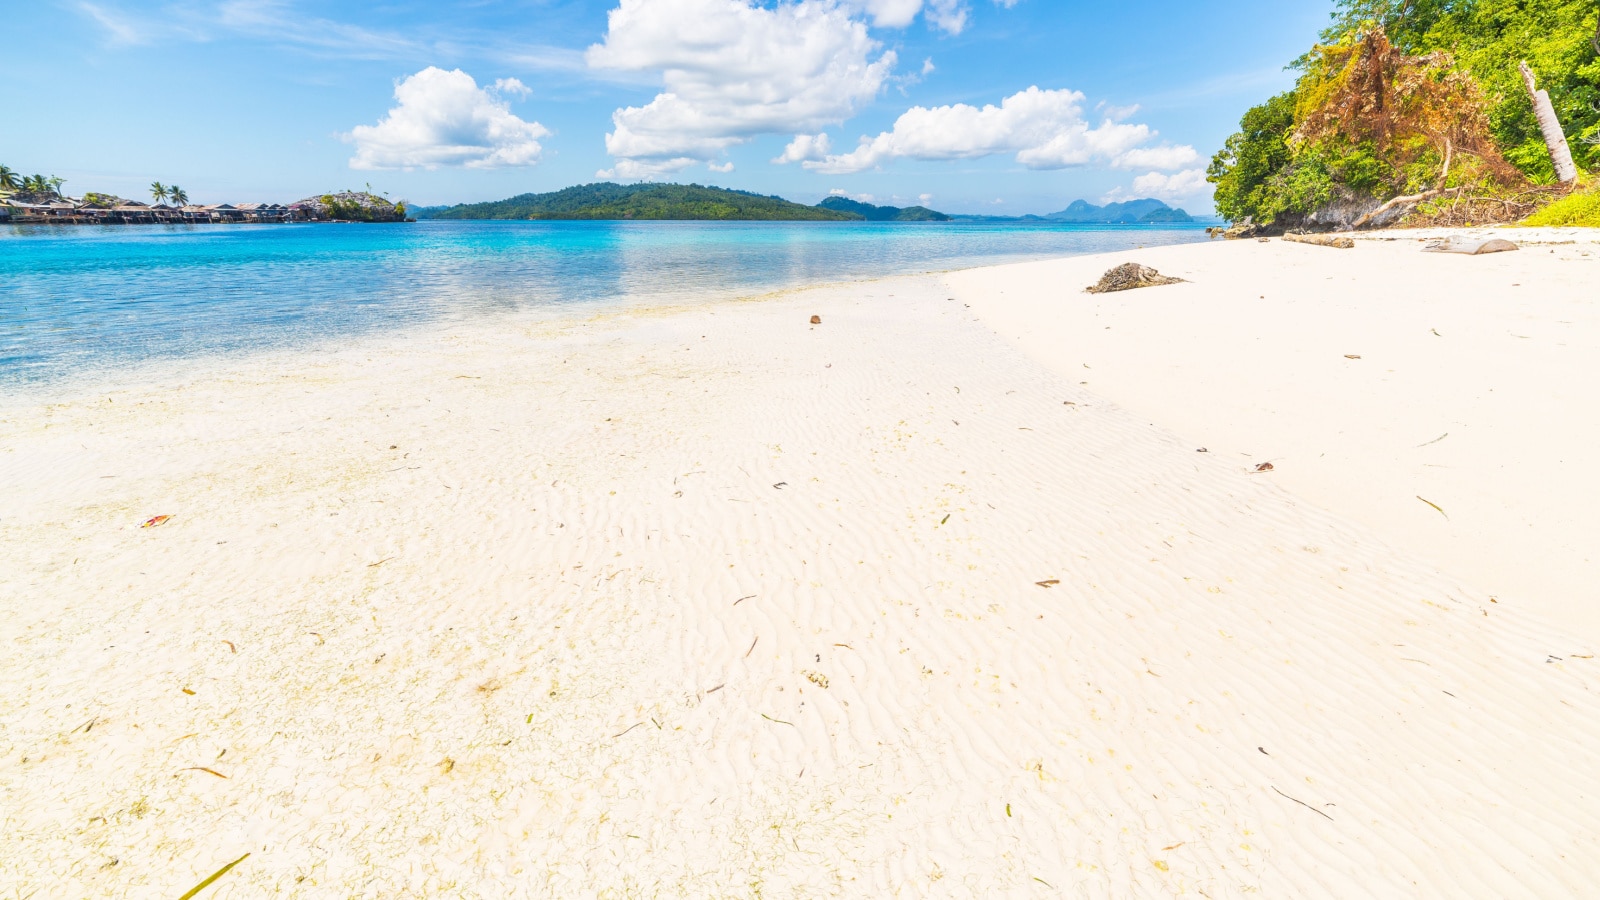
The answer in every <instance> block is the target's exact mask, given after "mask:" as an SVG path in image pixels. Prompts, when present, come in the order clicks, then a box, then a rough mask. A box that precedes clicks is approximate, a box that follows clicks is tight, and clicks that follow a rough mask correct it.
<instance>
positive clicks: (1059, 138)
mask: <svg viewBox="0 0 1600 900" xmlns="http://www.w3.org/2000/svg"><path fill="white" fill-rule="evenodd" d="M1155 136H1156V133H1155V132H1154V131H1152V130H1151V129H1150V128H1149V127H1148V126H1146V125H1137V124H1129V123H1125V122H1117V121H1113V120H1111V119H1106V120H1104V121H1102V122H1101V123H1100V124H1099V125H1097V126H1094V127H1090V125H1089V123H1088V122H1087V121H1086V120H1085V119H1084V117H1083V94H1081V93H1079V92H1077V91H1069V90H1052V91H1046V90H1040V89H1039V88H1038V87H1030V88H1028V89H1027V90H1025V91H1021V92H1019V93H1016V94H1013V95H1011V96H1010V97H1007V98H1005V99H1004V100H1002V101H1001V102H1000V105H999V106H994V105H985V106H983V107H981V108H979V107H975V106H968V105H966V104H964V103H958V104H955V105H954V106H939V107H934V108H932V109H928V108H925V107H921V106H916V107H912V108H911V109H910V110H907V111H906V113H905V114H904V115H902V116H900V118H899V119H897V120H896V121H895V123H894V128H893V129H892V130H890V131H885V132H883V133H882V134H879V135H878V136H877V137H875V138H867V137H863V138H862V139H861V143H860V144H859V145H858V146H857V147H856V149H855V150H853V151H851V152H850V153H845V154H837V155H830V156H827V157H826V158H824V159H822V160H813V161H808V162H804V163H803V165H805V167H806V168H808V169H815V170H817V171H820V172H825V173H828V174H849V173H852V172H861V171H864V170H866V169H871V168H874V167H877V166H881V165H883V164H885V163H888V162H891V161H893V160H895V159H900V158H903V157H909V158H912V159H927V160H943V159H976V158H979V157H983V156H992V155H995V154H1000V153H1014V154H1016V159H1017V161H1018V162H1020V163H1022V164H1023V165H1024V166H1027V167H1028V168H1030V169H1061V168H1066V167H1068V166H1079V165H1085V164H1088V163H1091V162H1111V163H1115V162H1116V161H1117V160H1119V159H1121V158H1123V157H1124V156H1125V155H1126V154H1128V153H1129V152H1130V151H1132V150H1134V149H1136V148H1138V147H1139V146H1140V145H1142V144H1144V143H1146V142H1148V141H1149V140H1150V139H1152V138H1154V137H1155Z"/></svg>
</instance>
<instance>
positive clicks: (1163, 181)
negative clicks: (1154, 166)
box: [1107, 169, 1211, 200]
mask: <svg viewBox="0 0 1600 900" xmlns="http://www.w3.org/2000/svg"><path fill="white" fill-rule="evenodd" d="M1210 187H1211V185H1210V184H1208V183H1207V182H1206V170H1205V169H1185V170H1184V171H1182V172H1176V173H1173V174H1171V175H1163V174H1161V173H1160V172H1151V173H1150V174H1148V175H1140V176H1139V177H1138V178H1135V179H1134V180H1133V190H1132V191H1129V192H1128V193H1127V194H1125V195H1124V194H1123V192H1122V190H1121V189H1120V188H1119V189H1117V190H1115V191H1112V195H1116V197H1121V196H1129V197H1154V198H1156V199H1157V200H1182V199H1185V198H1194V197H1200V196H1202V195H1204V194H1206V193H1208V192H1209V190H1210ZM1112 195H1107V196H1108V198H1110V197H1111V196H1112Z"/></svg>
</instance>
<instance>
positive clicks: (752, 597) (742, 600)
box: [733, 594, 756, 606]
mask: <svg viewBox="0 0 1600 900" xmlns="http://www.w3.org/2000/svg"><path fill="white" fill-rule="evenodd" d="M755 598H756V595H755V594H751V595H750V596H748V597H740V598H739V599H737V600H735V601H733V605H734V606H738V605H739V604H741V603H743V602H745V601H746V600H754V599H755Z"/></svg>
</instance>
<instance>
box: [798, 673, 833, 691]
mask: <svg viewBox="0 0 1600 900" xmlns="http://www.w3.org/2000/svg"><path fill="white" fill-rule="evenodd" d="M802 674H804V675H805V676H806V680H807V681H809V682H811V683H812V684H814V685H816V686H817V687H819V688H822V689H823V690H827V689H828V676H826V675H824V674H822V673H821V672H811V671H806V672H804V673H802Z"/></svg>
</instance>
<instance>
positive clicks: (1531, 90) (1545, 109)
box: [1517, 48, 1600, 184]
mask: <svg viewBox="0 0 1600 900" xmlns="http://www.w3.org/2000/svg"><path fill="white" fill-rule="evenodd" d="M1596 52H1600V48H1596ZM1517 70H1518V71H1520V72H1521V73H1522V83H1523V85H1525V86H1526V87H1527V88H1528V98H1529V99H1531V100H1532V101H1533V115H1534V117H1535V118H1537V119H1538V120H1539V130H1540V131H1541V132H1543V133H1544V145H1545V147H1546V148H1548V149H1549V151H1550V162H1551V163H1552V164H1553V165H1554V166H1555V169H1556V179H1557V180H1558V181H1560V182H1561V183H1562V184H1571V183H1573V182H1575V181H1577V180H1578V167H1577V166H1576V165H1573V162H1572V148H1571V147H1568V146H1567V133H1566V132H1565V131H1563V130H1562V129H1561V120H1560V119H1558V118H1556V108H1555V107H1554V106H1552V105H1551V103H1550V94H1549V93H1547V92H1545V91H1541V90H1539V86H1538V84H1537V83H1536V82H1535V81H1534V79H1533V70H1532V69H1530V68H1528V64H1527V63H1526V62H1524V63H1520V64H1518V66H1517Z"/></svg>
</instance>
